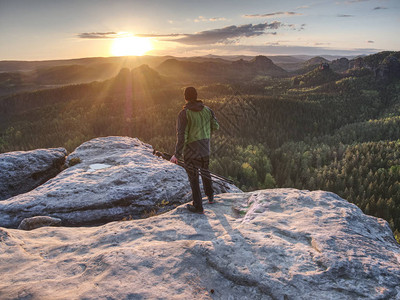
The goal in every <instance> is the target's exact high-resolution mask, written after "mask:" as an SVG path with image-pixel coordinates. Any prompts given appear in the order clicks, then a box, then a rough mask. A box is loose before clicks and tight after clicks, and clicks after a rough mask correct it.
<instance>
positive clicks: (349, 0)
mask: <svg viewBox="0 0 400 300" xmlns="http://www.w3.org/2000/svg"><path fill="white" fill-rule="evenodd" d="M367 1H369V0H348V1H345V2H344V3H345V4H352V3H359V2H367Z"/></svg>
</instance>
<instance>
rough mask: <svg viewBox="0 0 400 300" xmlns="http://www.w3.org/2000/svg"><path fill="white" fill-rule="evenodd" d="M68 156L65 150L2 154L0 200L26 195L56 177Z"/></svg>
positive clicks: (0, 163)
mask: <svg viewBox="0 0 400 300" xmlns="http://www.w3.org/2000/svg"><path fill="white" fill-rule="evenodd" d="M66 156H67V150H65V149H64V148H56V149H37V150H32V151H15V152H8V153H2V154H0V170H1V172H0V200H4V199H7V198H10V197H12V196H15V195H18V194H22V193H26V192H28V191H30V190H33V189H34V188H36V187H37V186H39V185H41V184H43V183H44V182H46V181H47V180H49V179H50V178H52V177H54V176H56V175H57V174H58V173H59V172H61V170H62V166H63V165H64V161H65V157H66Z"/></svg>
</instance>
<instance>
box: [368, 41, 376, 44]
mask: <svg viewBox="0 0 400 300" xmlns="http://www.w3.org/2000/svg"><path fill="white" fill-rule="evenodd" d="M367 43H368V44H373V43H375V41H367Z"/></svg>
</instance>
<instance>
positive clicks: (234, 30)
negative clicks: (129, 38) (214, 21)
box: [173, 21, 285, 45]
mask: <svg viewBox="0 0 400 300" xmlns="http://www.w3.org/2000/svg"><path fill="white" fill-rule="evenodd" d="M283 26H285V25H284V24H282V23H281V22H278V21H274V22H271V23H261V24H256V25H253V24H246V25H240V26H235V25H232V26H227V27H224V28H218V29H212V30H206V31H200V32H198V33H194V34H186V35H185V36H184V37H181V38H179V39H175V40H173V41H175V42H179V43H182V44H187V45H204V44H217V43H225V44H229V43H231V42H232V41H234V40H237V39H239V38H242V37H254V36H260V35H264V34H276V32H274V33H271V32H269V33H268V32H266V31H267V30H274V29H275V30H276V29H279V28H280V27H283Z"/></svg>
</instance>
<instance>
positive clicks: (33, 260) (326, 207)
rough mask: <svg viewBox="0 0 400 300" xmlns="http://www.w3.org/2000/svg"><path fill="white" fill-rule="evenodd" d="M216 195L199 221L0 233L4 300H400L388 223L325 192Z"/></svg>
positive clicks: (171, 218) (157, 219) (178, 211)
mask: <svg viewBox="0 0 400 300" xmlns="http://www.w3.org/2000/svg"><path fill="white" fill-rule="evenodd" d="M138 147H139V146H138ZM143 151H145V148H143ZM137 155H139V154H137ZM141 157H142V158H143V160H144V161H143V163H144V164H146V163H147V160H146V159H144V158H145V157H146V156H145V155H143V156H141ZM82 158H83V161H85V157H82ZM130 159H132V157H131V158H130ZM103 163H109V164H110V165H112V164H113V161H111V160H110V161H108V162H103ZM133 164H134V163H133ZM114 166H115V164H114ZM172 167H174V166H172ZM79 168H80V169H84V168H85V167H83V166H81V167H79ZM110 168H112V167H110ZM162 168H167V170H168V168H170V166H169V164H168V165H167V164H165V165H162ZM174 168H175V167H174ZM74 170H75V171H74ZM77 170H78V167H76V168H75V169H72V171H74V172H78V171H77ZM82 172H83V171H82ZM93 172H96V171H93ZM78 174H80V173H78ZM95 176H97V175H95ZM72 178H74V180H76V181H78V179H79V178H81V177H80V175H77V177H72ZM147 178H148V177H147ZM95 180H99V177H95V178H94V179H93V184H95V183H96V182H95ZM104 193H106V192H105V191H104ZM88 197H89V198H90V197H92V194H90V193H89V196H88ZM99 197H100V195H99ZM100 198H101V197H100ZM216 199H217V203H215V204H212V205H209V204H205V208H206V209H205V214H204V215H198V214H192V213H190V212H188V211H187V210H186V209H185V208H184V207H183V206H179V207H177V208H175V209H174V210H172V211H169V212H167V213H164V214H161V215H158V216H154V217H150V218H147V219H141V220H132V221H125V222H113V223H108V224H106V225H103V226H99V227H86V228H85V227H83V228H71V227H70V228H68V227H43V228H39V229H35V230H32V231H22V230H16V229H0V261H1V262H2V263H1V264H0V273H1V274H2V280H1V281H0V298H1V299H307V300H309V299H318V300H319V299H399V298H400V267H399V265H400V246H399V245H398V244H397V243H396V242H395V240H394V238H393V234H392V232H391V231H390V229H389V227H388V224H387V223H386V222H385V221H384V220H382V219H377V218H374V217H370V216H366V215H364V214H363V213H362V212H361V210H360V209H358V208H357V207H356V206H354V205H353V204H350V203H348V202H347V201H345V200H343V199H341V198H340V197H338V196H337V195H335V194H332V193H328V192H323V191H314V192H309V191H299V190H295V189H275V190H262V191H255V192H251V193H227V194H220V195H218V196H217V197H216ZM81 200H82V198H81Z"/></svg>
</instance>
